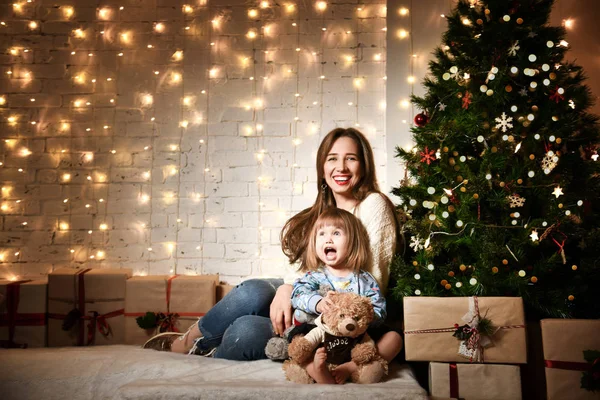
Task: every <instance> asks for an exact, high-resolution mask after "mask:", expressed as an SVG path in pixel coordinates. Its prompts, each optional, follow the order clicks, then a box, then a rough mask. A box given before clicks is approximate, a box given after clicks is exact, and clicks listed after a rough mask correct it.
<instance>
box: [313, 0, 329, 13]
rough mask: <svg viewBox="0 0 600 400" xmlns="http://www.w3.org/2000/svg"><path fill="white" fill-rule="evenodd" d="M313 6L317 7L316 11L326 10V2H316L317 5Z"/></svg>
mask: <svg viewBox="0 0 600 400" xmlns="http://www.w3.org/2000/svg"><path fill="white" fill-rule="evenodd" d="M315 6H316V7H317V10H319V11H325V10H326V9H327V2H325V1H317V3H316V4H315Z"/></svg>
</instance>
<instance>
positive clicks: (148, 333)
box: [125, 275, 219, 345]
mask: <svg viewBox="0 0 600 400" xmlns="http://www.w3.org/2000/svg"><path fill="white" fill-rule="evenodd" d="M218 282H219V276H218V275H194V276H192V275H175V276H171V277H169V276H167V275H154V276H135V277H133V278H131V279H129V280H128V281H127V297H126V300H125V332H126V339H125V342H126V343H127V344H139V345H141V344H143V343H144V342H145V341H146V340H148V339H149V338H151V337H152V336H154V335H155V334H156V333H158V332H167V331H171V332H185V331H186V330H187V329H188V328H189V327H190V325H192V324H193V323H195V322H196V321H197V320H198V318H200V317H202V316H204V314H206V312H207V311H208V310H210V309H211V308H212V306H214V305H215V297H216V289H215V287H216V284H217V283H218Z"/></svg>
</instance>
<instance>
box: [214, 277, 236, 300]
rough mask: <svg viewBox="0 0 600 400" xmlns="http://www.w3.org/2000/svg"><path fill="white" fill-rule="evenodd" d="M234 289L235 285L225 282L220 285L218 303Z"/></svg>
mask: <svg viewBox="0 0 600 400" xmlns="http://www.w3.org/2000/svg"><path fill="white" fill-rule="evenodd" d="M234 287H235V286H234V285H229V284H227V283H224V282H221V283H219V284H218V285H217V302H219V301H221V299H222V298H223V297H225V296H226V295H227V293H229V292H231V290H232V289H233V288H234Z"/></svg>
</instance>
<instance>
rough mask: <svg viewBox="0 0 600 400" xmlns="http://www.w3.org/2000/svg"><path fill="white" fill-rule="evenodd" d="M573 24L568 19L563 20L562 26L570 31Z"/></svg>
mask: <svg viewBox="0 0 600 400" xmlns="http://www.w3.org/2000/svg"><path fill="white" fill-rule="evenodd" d="M573 24H574V21H573V20H572V19H571V18H569V19H565V20H564V21H563V25H564V26H565V28H567V29H571V28H573Z"/></svg>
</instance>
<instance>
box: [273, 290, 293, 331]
mask: <svg viewBox="0 0 600 400" xmlns="http://www.w3.org/2000/svg"><path fill="white" fill-rule="evenodd" d="M293 289H294V287H293V286H292V285H287V284H283V285H281V286H279V287H278V288H277V292H276V293H275V298H273V301H272V302H271V310H270V313H269V315H270V316H271V323H272V324H273V331H274V332H275V334H276V335H278V336H282V335H283V332H285V330H286V329H287V328H289V327H290V326H292V290H293Z"/></svg>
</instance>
